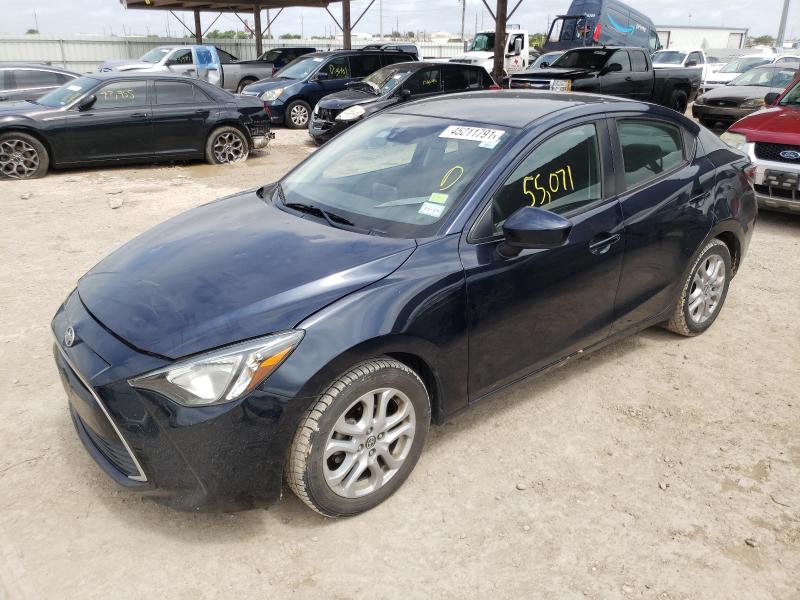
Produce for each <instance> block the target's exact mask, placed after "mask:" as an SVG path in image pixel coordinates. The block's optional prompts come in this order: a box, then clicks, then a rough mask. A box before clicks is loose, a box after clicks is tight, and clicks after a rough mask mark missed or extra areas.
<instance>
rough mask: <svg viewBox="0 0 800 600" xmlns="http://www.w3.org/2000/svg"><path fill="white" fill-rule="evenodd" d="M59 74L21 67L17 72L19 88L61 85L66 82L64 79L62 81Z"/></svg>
mask: <svg viewBox="0 0 800 600" xmlns="http://www.w3.org/2000/svg"><path fill="white" fill-rule="evenodd" d="M58 75H59V74H58V73H53V72H52V71H39V70H36V69H19V70H18V71H17V72H16V74H15V77H16V80H17V89H20V90H24V89H28V88H42V87H56V86H59V85H61V84H62V83H64V81H62V80H61V78H60V77H59V76H58Z"/></svg>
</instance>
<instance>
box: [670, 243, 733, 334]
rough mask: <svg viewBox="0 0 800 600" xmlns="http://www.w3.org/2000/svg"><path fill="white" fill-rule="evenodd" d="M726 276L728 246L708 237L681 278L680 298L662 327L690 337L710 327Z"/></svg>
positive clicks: (721, 299)
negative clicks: (688, 269)
mask: <svg viewBox="0 0 800 600" xmlns="http://www.w3.org/2000/svg"><path fill="white" fill-rule="evenodd" d="M730 275H731V253H730V250H728V246H727V245H726V244H725V242H723V241H722V240H718V239H713V240H711V241H710V242H708V244H706V246H705V247H704V248H703V250H702V251H701V252H700V256H699V257H698V258H697V260H696V261H695V263H694V264H693V265H692V268H691V270H690V271H689V275H687V277H686V279H685V280H684V282H683V287H682V288H681V297H680V299H679V300H678V304H677V305H676V306H675V312H674V313H673V314H672V318H671V319H670V320H669V321H668V322H667V323H666V324H665V326H666V328H667V329H669V330H670V331H674V332H675V333H678V334H680V335H685V336H688V337H691V336H695V335H698V334H700V333H703V332H704V331H705V330H706V329H708V328H709V327H711V324H712V323H713V322H714V320H715V319H716V318H717V315H719V312H720V310H722V305H723V304H724V303H725V297H726V296H727V295H728V285H729V284H730V279H731V277H730Z"/></svg>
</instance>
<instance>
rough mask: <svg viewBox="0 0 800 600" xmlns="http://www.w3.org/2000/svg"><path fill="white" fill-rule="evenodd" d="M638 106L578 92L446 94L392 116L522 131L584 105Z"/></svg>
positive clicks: (412, 104)
mask: <svg viewBox="0 0 800 600" xmlns="http://www.w3.org/2000/svg"><path fill="white" fill-rule="evenodd" d="M595 104H631V105H633V104H637V103H636V102H635V101H633V100H626V99H623V98H612V97H610V96H600V95H596V94H581V93H577V92H570V93H568V94H566V93H558V92H545V91H533V90H520V91H510V90H502V91H479V92H465V93H459V94H446V95H443V96H435V97H433V98H426V99H424V100H418V101H416V102H410V103H408V104H403V105H400V106H398V107H397V108H395V109H391V112H393V113H400V114H410V115H420V116H426V117H445V118H449V119H456V120H460V121H473V122H476V123H484V124H486V125H498V126H500V127H514V128H518V129H519V128H522V127H525V126H527V125H529V124H530V123H532V122H534V121H536V120H538V119H540V118H542V117H544V116H546V115H550V114H553V113H555V112H559V111H561V110H566V109H569V108H574V107H576V106H581V105H595Z"/></svg>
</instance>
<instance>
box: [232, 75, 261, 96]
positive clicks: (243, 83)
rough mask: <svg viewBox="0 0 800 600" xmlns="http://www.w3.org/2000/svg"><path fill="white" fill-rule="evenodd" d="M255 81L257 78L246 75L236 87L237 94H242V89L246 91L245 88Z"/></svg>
mask: <svg viewBox="0 0 800 600" xmlns="http://www.w3.org/2000/svg"><path fill="white" fill-rule="evenodd" d="M255 81H256V79H254V78H252V77H245V78H244V79H242V80H241V81H240V82H239V85H238V86H237V87H236V93H237V94H241V93H242V91H244V88H246V87H247V86H248V85H250V84H251V83H254V82H255Z"/></svg>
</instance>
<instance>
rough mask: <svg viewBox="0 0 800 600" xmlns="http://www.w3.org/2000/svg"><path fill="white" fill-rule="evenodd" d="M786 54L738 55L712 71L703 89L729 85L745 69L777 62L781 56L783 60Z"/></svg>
mask: <svg viewBox="0 0 800 600" xmlns="http://www.w3.org/2000/svg"><path fill="white" fill-rule="evenodd" d="M786 56H788V55H784V54H778V55H776V54H772V55H768V54H745V55H744V56H737V57H736V58H734V59H732V60H731V61H730V62H729V63H727V64H726V65H725V66H723V67H722V68H721V69H720V70H719V71H717V72H716V73H711V74H709V76H708V77H707V78H706V79H705V80H704V81H703V91H704V92H707V91H708V90H713V89H715V88H718V87H722V86H723V85H727V83H728V82H729V81H733V80H734V79H736V78H737V77H738V76H739V75H741V74H742V73H744V72H745V71H749V70H750V69H752V68H753V67H760V66H762V65H769V64H772V63H774V62H776V61H777V60H778V59H779V58H780V59H781V60H783V59H784V58H785V57H786ZM798 60H800V59H798Z"/></svg>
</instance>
